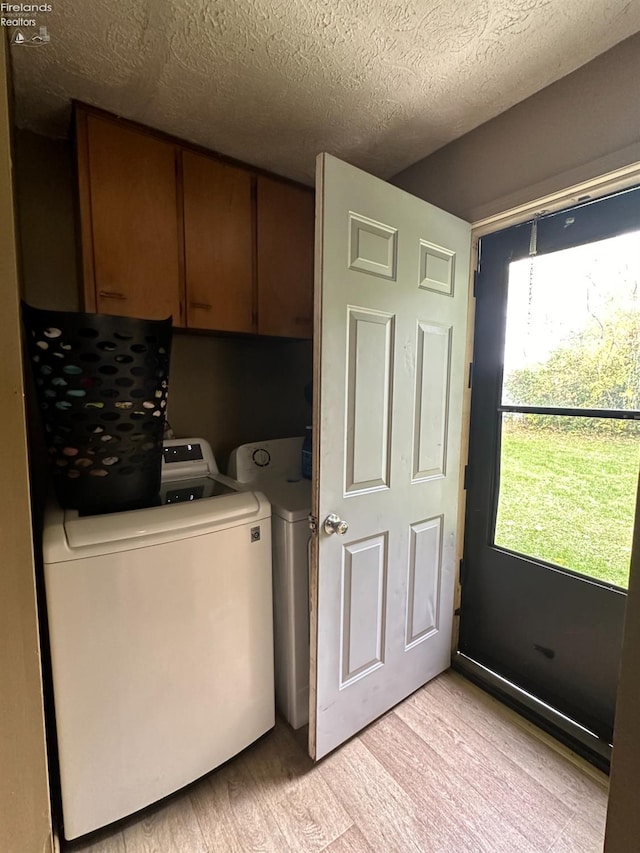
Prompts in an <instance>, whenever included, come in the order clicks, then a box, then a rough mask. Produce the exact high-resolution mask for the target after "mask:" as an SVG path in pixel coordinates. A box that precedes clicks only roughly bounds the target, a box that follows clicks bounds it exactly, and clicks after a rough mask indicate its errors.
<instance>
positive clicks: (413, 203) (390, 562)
mask: <svg viewBox="0 0 640 853" xmlns="http://www.w3.org/2000/svg"><path fill="white" fill-rule="evenodd" d="M316 190H317V199H318V209H319V215H318V219H317V225H316V228H317V232H316V235H317V236H316V241H317V248H316V251H317V257H318V258H319V260H320V264H319V266H318V268H317V273H316V275H317V281H316V329H319V330H320V332H319V334H318V336H317V340H316V356H315V367H314V372H315V382H314V391H315V422H314V460H315V467H314V472H315V473H314V476H315V490H314V505H313V514H314V516H316V518H317V519H318V520H319V531H318V534H317V536H316V537H315V538H314V548H313V552H314V553H313V559H312V578H311V580H312V584H311V646H312V647H311V660H312V669H311V691H310V692H311V700H310V716H311V720H310V727H309V732H310V753H311V754H312V756H313V757H315V758H320V757H322V756H323V755H325V754H326V753H327V752H329V751H331V750H332V749H334V748H335V747H336V746H338V745H339V744H340V743H342V742H343V741H344V740H346V739H347V738H349V737H351V736H352V735H353V734H355V733H356V732H357V731H358V730H359V729H361V728H362V727H363V726H365V725H367V724H368V723H369V722H371V721H372V720H374V719H375V718H376V717H378V716H380V715H381V714H383V713H384V712H385V711H386V710H388V709H389V708H390V707H392V706H393V705H395V704H396V703H397V702H399V701H400V700H401V699H403V698H404V697H405V696H407V695H408V694H409V693H411V692H413V691H414V690H416V689H417V688H418V687H420V686H421V685H422V684H424V683H425V682H426V681H428V680H429V679H430V678H432V677H434V676H435V675H437V674H438V673H439V672H441V671H442V670H443V669H445V668H447V667H448V666H449V662H450V655H451V626H452V619H453V590H454V583H455V574H456V572H455V534H456V526H457V508H458V485H459V466H460V433H461V417H462V414H461V413H462V394H463V387H464V379H465V375H466V371H465V369H464V367H465V365H464V353H465V343H466V318H467V303H468V274H469V254H470V240H469V232H470V228H469V225H468V224H467V223H465V222H462V221H461V220H459V219H457V218H456V217H453V216H451V215H449V214H447V213H444V212H443V211H440V210H438V209H437V208H434V207H433V206H432V205H429V204H427V203H426V202H423V201H421V200H419V199H416V198H414V197H412V196H410V195H408V194H406V193H404V192H402V191H401V190H398V189H397V188H395V187H392V186H390V185H388V184H386V183H384V182H383V181H380V180H377V179H375V178H373V177H371V176H370V175H367V174H365V173H364V172H361V171H359V170H357V169H354V168H353V167H351V166H348V165H347V164H345V163H342V162H340V161H339V160H337V159H335V158H334V157H330V156H329V155H321V157H320V158H319V163H318V180H317V183H316ZM427 249H428V251H427ZM330 513H337V515H338V516H339V517H340V518H341V519H344V520H345V521H346V522H348V524H349V528H348V531H347V532H346V533H345V534H344V535H339V534H329V533H327V532H325V531H324V527H323V522H324V520H325V519H326V518H327V516H329V514H330Z"/></svg>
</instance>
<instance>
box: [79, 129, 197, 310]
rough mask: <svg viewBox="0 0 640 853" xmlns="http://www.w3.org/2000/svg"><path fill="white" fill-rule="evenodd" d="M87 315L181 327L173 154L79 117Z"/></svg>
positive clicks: (157, 143)
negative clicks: (89, 312) (168, 319)
mask: <svg viewBox="0 0 640 853" xmlns="http://www.w3.org/2000/svg"><path fill="white" fill-rule="evenodd" d="M78 142H79V145H78V165H79V173H80V174H79V177H80V203H81V219H82V235H83V255H84V272H85V304H86V308H87V309H88V310H96V311H98V312H100V313H103V314H121V315H123V316H125V317H143V318H145V319H152V320H159V319H164V318H166V317H168V316H169V315H172V316H173V322H174V324H175V325H178V326H180V325H184V323H183V318H182V298H181V297H182V293H181V276H180V238H179V226H178V199H177V180H176V160H175V157H176V154H175V147H174V146H173V145H171V144H170V143H168V142H165V141H163V140H159V139H155V138H154V137H152V136H149V135H147V134H145V133H143V132H140V131H138V130H133V129H129V128H125V127H122V126H121V125H120V124H118V123H117V122H113V121H109V120H108V119H103V118H101V117H99V116H94V115H91V114H79V116H78Z"/></svg>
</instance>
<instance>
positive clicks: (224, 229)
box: [182, 151, 257, 332]
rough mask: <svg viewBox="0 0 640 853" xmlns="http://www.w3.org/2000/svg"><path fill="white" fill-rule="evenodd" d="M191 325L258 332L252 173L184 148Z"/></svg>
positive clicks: (188, 299)
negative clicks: (254, 273) (254, 272)
mask: <svg viewBox="0 0 640 853" xmlns="http://www.w3.org/2000/svg"><path fill="white" fill-rule="evenodd" d="M182 179H183V188H184V255H185V271H186V287H187V326H188V327H189V328H192V329H215V330H218V331H224V332H256V331H257V328H256V312H255V294H254V275H253V199H252V187H251V182H252V176H251V174H250V173H249V172H246V171H244V170H243V169H238V168H236V167H234V166H228V165H227V164H226V163H222V162H220V161H219V160H214V159H212V158H211V157H205V156H203V155H201V154H194V153H192V152H191V151H183V152H182Z"/></svg>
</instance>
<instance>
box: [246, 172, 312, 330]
mask: <svg viewBox="0 0 640 853" xmlns="http://www.w3.org/2000/svg"><path fill="white" fill-rule="evenodd" d="M313 236H314V196H313V194H312V193H310V192H307V191H306V190H303V189H301V188H298V187H295V186H292V185H290V184H285V183H282V182H281V181H274V180H272V179H271V178H264V177H262V176H259V177H258V187H257V246H258V247H257V277H258V332H259V333H260V334H261V335H279V336H282V337H288V338H311V337H312V335H313V255H314V243H313Z"/></svg>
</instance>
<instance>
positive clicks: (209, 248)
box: [76, 106, 314, 338]
mask: <svg viewBox="0 0 640 853" xmlns="http://www.w3.org/2000/svg"><path fill="white" fill-rule="evenodd" d="M76 126H77V155H78V179H79V190H80V221H81V230H82V256H83V271H84V303H85V308H86V310H88V311H98V312H100V313H104V314H122V315H124V316H127V317H144V318H149V319H163V318H165V317H168V316H169V315H170V314H171V315H172V316H173V322H174V325H176V326H182V327H185V328H188V329H198V330H211V331H223V332H241V333H250V334H259V335H273V336H278V337H290V338H311V337H312V334H313V256H314V194H313V191H311V190H307V189H305V188H303V187H299V186H296V185H294V184H291V183H288V182H286V181H284V180H278V179H275V178H271V177H267V176H265V175H263V174H259V173H257V172H256V171H255V170H252V169H251V168H249V167H243V166H242V165H236V164H232V163H229V162H227V161H225V160H223V159H222V158H220V157H217V156H215V155H213V154H211V155H209V154H207V152H202V151H200V150H196V149H194V148H191V147H189V146H188V145H186V144H183V143H181V142H179V141H178V140H172V139H170V138H167V137H164V136H162V135H160V134H157V133H155V132H154V131H147V130H146V129H144V128H140V127H138V126H137V125H130V124H129V123H127V122H124V121H121V120H118V119H116V118H114V117H110V116H109V115H108V114H107V115H103V114H102V113H100V112H99V111H96V110H93V109H90V108H83V107H81V106H77V107H76Z"/></svg>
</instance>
